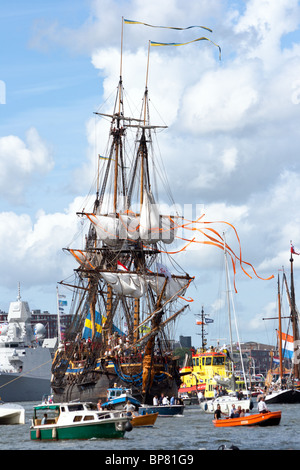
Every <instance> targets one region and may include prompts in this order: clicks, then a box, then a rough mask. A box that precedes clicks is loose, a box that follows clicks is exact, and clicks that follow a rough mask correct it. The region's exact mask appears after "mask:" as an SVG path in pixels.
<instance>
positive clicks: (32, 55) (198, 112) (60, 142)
mask: <svg viewBox="0 0 300 470" xmlns="http://www.w3.org/2000/svg"><path fill="white" fill-rule="evenodd" d="M122 16H124V17H125V18H129V19H133V20H138V21H142V22H145V23H149V24H159V25H168V26H170V25H171V26H181V27H186V26H189V25H195V24H200V25H204V26H208V27H210V28H212V29H213V33H212V34H211V35H210V36H209V37H210V38H211V39H212V40H213V41H215V42H216V43H217V44H220V46H221V48H222V60H221V61H219V59H218V52H217V49H216V48H215V47H214V46H213V45H212V44H209V43H204V42H203V43H198V44H197V45H196V46H195V45H191V46H185V47H182V48H170V49H169V48H160V49H159V50H155V51H153V52H152V51H151V66H150V76H149V88H150V93H151V97H152V98H153V102H155V105H156V108H159V114H160V115H161V116H163V118H164V121H165V122H166V124H167V125H168V127H169V128H168V130H167V131H166V132H164V133H163V134H162V136H161V150H162V153H163V155H164V159H165V166H166V167H167V168H168V173H169V179H170V184H171V187H172V188H173V196H174V199H175V200H176V201H178V202H179V203H180V204H181V205H182V206H183V205H185V204H186V205H193V206H195V205H196V204H200V205H203V207H204V208H205V213H206V217H207V220H226V221H228V222H230V223H232V224H233V225H234V226H235V227H236V228H237V230H238V232H239V235H240V238H241V242H242V249H243V254H244V259H245V260H246V261H248V262H250V263H252V264H253V265H254V266H255V268H256V270H257V272H258V273H259V274H260V275H261V276H262V277H268V276H269V275H271V274H274V276H275V279H274V281H261V280H258V279H256V278H255V277H254V278H253V279H252V280H250V279H249V278H247V277H246V276H244V275H243V274H242V273H240V272H238V275H237V281H238V294H237V295H236V297H235V301H236V310H237V314H238V317H239V323H240V329H241V332H240V334H241V340H244V341H248V340H258V341H262V342H268V343H269V342H274V335H273V325H272V326H271V324H269V322H268V325H266V324H265V322H262V320H261V319H262V318H263V317H267V316H275V313H276V293H277V285H276V282H277V273H278V270H279V269H281V268H282V266H284V267H285V270H286V272H287V273H288V270H289V262H288V260H289V247H290V240H293V243H294V245H295V248H296V249H297V245H298V247H299V250H300V224H299V203H300V191H299V188H300V185H299V183H300V165H299V157H298V149H299V132H298V128H299V110H300V107H299V106H300V78H299V77H300V30H299V24H300V6H299V2H298V1H296V0H278V1H277V0H276V2H274V1H273V0H246V1H243V2H238V1H234V0H227V1H226V0H224V1H222V0H212V1H210V2H207V1H205V0H201V1H199V2H193V1H191V0H187V2H180V1H179V0H177V1H176V0H166V1H164V2H158V1H156V0H155V1H153V2H151V4H149V5H148V4H145V3H144V2H142V1H140V0H132V1H129V0H128V1H120V2H118V1H112V0H93V1H92V0H90V1H88V0H86V1H67V0H62V1H57V0H54V1H51V2H50V1H43V2H41V1H38V0H35V1H34V0H31V1H30V0H29V1H28V2H26V3H24V2H23V1H21V0H12V1H11V2H5V3H4V4H3V5H1V14H0V21H1V28H0V40H1V46H2V47H1V55H0V80H1V81H2V83H5V86H6V96H5V104H4V103H2V104H0V169H1V171H0V241H1V246H2V252H1V253H0V265H1V269H0V282H1V301H0V308H1V309H3V310H7V309H8V306H9V302H10V301H11V300H14V299H15V297H16V295H17V284H18V282H20V283H21V290H22V293H23V298H24V299H26V300H28V302H29V304H30V307H31V308H32V309H33V308H41V309H42V310H49V311H52V312H53V311H54V310H55V287H56V282H57V281H59V280H61V279H63V278H65V277H66V276H67V275H68V272H70V271H71V270H72V267H73V265H72V262H71V261H70V260H69V258H68V257H67V258H66V255H65V254H64V253H63V252H62V248H63V247H64V246H66V245H67V244H68V243H69V242H70V240H72V237H73V233H74V232H75V229H74V227H75V216H74V214H75V212H76V210H78V209H80V208H81V207H80V204H81V201H82V199H83V198H84V197H85V195H86V194H87V193H88V192H89V191H90V188H91V185H92V176H93V170H94V165H95V158H96V155H97V154H98V153H101V151H102V140H103V135H102V129H101V128H98V127H97V125H95V123H94V117H93V112H94V111H95V110H97V109H98V108H99V106H100V105H101V103H103V102H106V100H108V98H109V97H110V96H111V95H113V93H114V90H115V88H116V86H117V82H118V67H119V52H120V30H121V18H122ZM198 33H199V31H197V32H196V30H190V31H188V32H179V33H178V32H174V31H162V30H154V29H149V28H147V27H143V26H129V25H128V27H126V29H125V30H124V77H123V78H124V84H125V88H126V90H127V91H128V93H129V95H130V96H131V97H132V99H133V101H135V102H137V103H139V100H140V96H141V94H142V92H143V87H144V79H145V60H146V51H147V42H148V40H153V41H163V40H166V41H167V42H180V41H184V40H192V39H193V38H195V37H196V35H197V34H198ZM202 33H203V32H201V35H202ZM107 110H109V105H108V104H107ZM97 131H99V137H95V135H96V132H97ZM183 155H184V159H183V157H182V156H183ZM183 160H184V162H185V165H184V166H182V162H183ZM178 168H180V171H179V172H178ZM228 237H229V239H230V237H231V234H230V233H229V234H228ZM179 262H180V264H182V265H184V267H185V269H186V270H187V271H188V272H189V273H190V274H193V275H195V276H196V282H195V287H194V288H193V291H192V292H191V296H192V297H193V298H194V299H195V301H194V303H193V305H192V306H191V310H190V312H189V313H188V314H186V316H185V317H184V319H183V322H182V323H181V324H179V326H178V330H177V332H176V333H177V336H178V335H179V334H186V335H193V338H194V342H196V341H198V340H199V338H198V337H197V336H196V335H195V327H194V326H195V317H194V314H196V313H199V311H200V310H201V307H202V305H204V308H205V310H206V311H207V312H208V313H210V314H211V315H212V316H214V315H215V317H214V318H217V313H216V312H217V308H218V305H220V302H219V300H218V295H219V293H218V290H219V278H220V274H219V273H220V264H221V262H222V254H221V253H219V252H216V251H214V250H212V249H206V248H205V249H204V248H203V249H201V250H198V251H196V252H195V251H193V250H192V251H191V253H185V254H184V255H181V256H180V257H179ZM299 263H300V257H299V261H298V259H297V257H296V259H295V263H294V267H295V274H296V279H297V281H298V283H299V281H300V279H299V267H300V264H299ZM297 281H296V286H297ZM221 290H222V289H221ZM216 323H217V322H215V324H216ZM217 334H218V333H217V332H215V331H212V330H211V332H210V337H211V338H215V337H216V335H217Z"/></svg>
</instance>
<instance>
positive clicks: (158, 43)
mask: <svg viewBox="0 0 300 470" xmlns="http://www.w3.org/2000/svg"><path fill="white" fill-rule="evenodd" d="M124 23H125V24H142V25H144V26H150V27H151V28H165V29H176V30H179V31H183V30H186V29H191V28H202V29H206V30H207V31H210V32H211V33H212V29H210V28H207V27H206V26H196V25H195V26H187V27H186V28H178V27H175V26H154V25H152V24H148V23H142V22H141V21H134V20H126V19H124ZM198 41H209V42H211V43H212V44H213V45H214V46H216V47H217V48H218V49H219V59H220V60H221V47H220V46H219V45H218V44H216V43H215V42H213V41H212V40H211V39H209V38H206V37H201V38H197V39H193V40H192V41H188V42H154V41H150V45H151V46H186V45H187V44H191V43H192V42H198Z"/></svg>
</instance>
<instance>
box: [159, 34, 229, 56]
mask: <svg viewBox="0 0 300 470" xmlns="http://www.w3.org/2000/svg"><path fill="white" fill-rule="evenodd" d="M197 41H209V42H211V43H212V44H213V45H214V46H216V47H217V48H218V49H219V59H220V60H221V48H220V46H219V45H218V44H216V43H215V42H213V41H211V40H210V39H208V38H204V37H202V38H197V39H193V40H192V41H188V42H154V41H150V45H151V46H186V45H187V44H191V43H192V42H197Z"/></svg>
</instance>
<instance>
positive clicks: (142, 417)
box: [101, 387, 158, 427]
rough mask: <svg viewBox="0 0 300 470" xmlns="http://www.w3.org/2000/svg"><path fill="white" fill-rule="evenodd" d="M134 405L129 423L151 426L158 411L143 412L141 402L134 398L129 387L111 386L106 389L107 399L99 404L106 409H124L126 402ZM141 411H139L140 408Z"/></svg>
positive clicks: (136, 425) (138, 425)
mask: <svg viewBox="0 0 300 470" xmlns="http://www.w3.org/2000/svg"><path fill="white" fill-rule="evenodd" d="M128 402H129V403H130V404H131V405H134V407H135V410H136V411H133V412H132V413H131V416H132V420H131V424H132V426H133V427H140V426H153V425H154V423H155V421H156V418H157V416H158V413H157V412H156V413H155V412H154V411H149V412H148V413H147V412H145V413H144V412H143V411H144V409H143V408H142V405H141V403H140V402H139V401H138V400H136V399H135V398H134V397H133V396H132V394H131V390H130V389H129V388H123V387H113V388H108V389H107V401H106V402H105V403H102V404H101V408H102V409H106V408H107V409H108V410H124V408H125V405H126V404H127V403H128ZM141 409H142V412H141V413H140V410H141Z"/></svg>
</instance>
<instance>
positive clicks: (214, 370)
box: [179, 351, 228, 398]
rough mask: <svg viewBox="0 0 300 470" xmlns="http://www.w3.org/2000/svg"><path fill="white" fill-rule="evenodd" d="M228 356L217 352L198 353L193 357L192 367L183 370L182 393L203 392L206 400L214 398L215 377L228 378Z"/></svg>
mask: <svg viewBox="0 0 300 470" xmlns="http://www.w3.org/2000/svg"><path fill="white" fill-rule="evenodd" d="M226 360H227V356H226V354H224V353H221V352H216V351H207V352H200V351H197V352H196V353H195V354H193V356H192V365H191V366H190V367H185V368H183V369H181V371H180V372H181V375H182V384H181V386H180V389H179V392H180V393H184V392H186V393H191V392H194V393H196V392H197V391H199V390H202V391H203V392H204V394H205V398H213V397H214V389H215V387H216V385H217V382H216V381H215V379H214V377H215V376H216V375H218V376H220V377H221V378H228V368H227V365H226Z"/></svg>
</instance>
